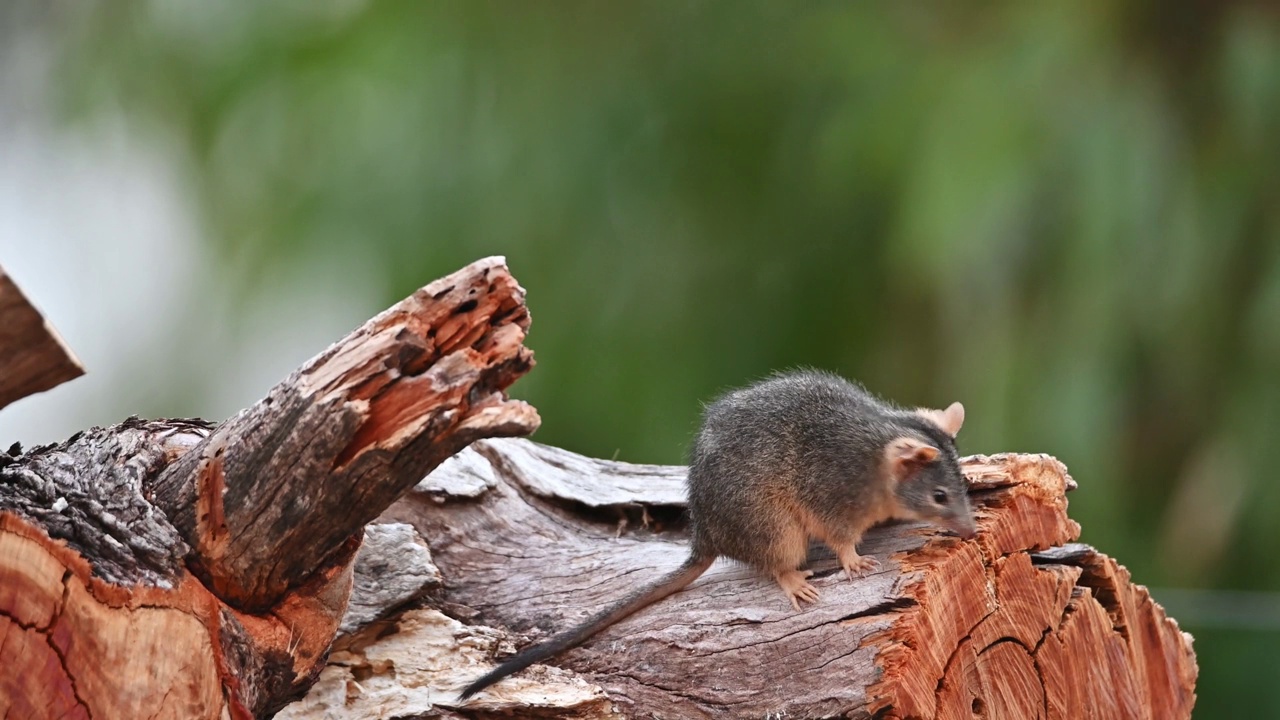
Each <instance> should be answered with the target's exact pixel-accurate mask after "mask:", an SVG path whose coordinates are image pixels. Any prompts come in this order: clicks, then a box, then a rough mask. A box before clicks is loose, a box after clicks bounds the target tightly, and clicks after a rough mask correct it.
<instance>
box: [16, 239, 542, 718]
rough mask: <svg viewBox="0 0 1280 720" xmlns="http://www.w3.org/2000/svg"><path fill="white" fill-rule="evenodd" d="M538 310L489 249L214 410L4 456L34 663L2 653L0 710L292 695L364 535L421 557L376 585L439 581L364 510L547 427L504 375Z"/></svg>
mask: <svg viewBox="0 0 1280 720" xmlns="http://www.w3.org/2000/svg"><path fill="white" fill-rule="evenodd" d="M527 326H528V314H527V311H526V310H525V307H524V298H523V290H522V289H521V288H520V287H519V285H517V284H516V282H515V280H514V279H513V278H512V277H511V276H510V274H509V273H508V272H507V269H506V267H505V265H504V264H503V262H502V260H501V259H500V258H492V259H488V260H483V261H480V262H477V263H474V264H472V265H470V266H468V267H467V268H464V269H463V270H461V271H459V272H458V273H455V274H454V275H451V276H449V277H447V278H445V279H443V280H440V281H437V282H435V283H432V284H430V285H428V286H427V287H425V288H423V289H422V290H420V291H418V292H417V293H414V295H413V296H411V297H410V298H408V299H406V300H405V301H403V302H401V303H399V304H397V305H396V306H394V307H393V308H391V309H390V310H388V311H386V312H384V313H382V314H381V315H379V316H378V317H376V318H374V319H372V320H370V321H369V322H368V323H366V324H365V325H364V326H362V327H361V328H359V329H357V330H356V331H355V332H353V333H352V334H351V335H350V336H348V337H347V338H345V339H344V340H342V341H340V342H338V343H336V344H335V345H334V346H332V347H330V348H329V349H328V350H326V351H325V352H324V353H322V354H321V355H319V356H318V357H317V358H315V359H313V360H312V361H310V362H309V363H308V364H307V365H305V366H304V367H303V368H302V369H300V370H299V371H297V372H295V373H294V374H292V375H291V376H290V377H288V378H286V379H285V380H284V381H283V382H282V383H281V384H280V385H278V386H277V387H276V388H274V389H273V390H272V391H271V393H270V394H269V395H268V396H267V397H266V398H265V399H264V400H263V401H261V402H260V403H258V404H257V405H255V406H254V407H252V408H249V409H248V410H245V411H244V412H242V413H240V414H239V415H237V416H236V417H234V418H232V419H230V420H228V421H226V422H225V423H222V424H220V425H218V426H216V427H215V426H211V425H209V424H208V423H204V422H201V421H181V420H175V421H152V422H148V421H141V420H136V419H131V420H128V421H126V422H124V423H121V424H119V425H116V426H113V427H110V428H105V429H104V428H94V429H92V430H90V431H87V432H85V433H81V434H78V435H76V436H75V437H73V438H71V439H70V440H68V441H67V442H65V443H63V444H61V445H58V446H48V447H41V448H35V449H32V450H30V451H29V452H27V453H25V454H18V455H9V454H2V455H0V668H9V669H12V668H23V671H22V672H11V671H9V672H0V717H22V718H33V719H39V718H55V717H71V718H75V717H80V718H143V717H147V718H151V717H156V718H182V719H183V720H186V719H188V718H224V717H229V718H249V717H267V716H270V715H271V714H273V713H274V712H275V711H276V710H278V709H279V708H280V707H281V706H283V705H284V704H286V703H287V702H289V701H290V700H291V699H293V698H296V697H297V696H298V695H300V694H301V693H302V692H304V691H305V690H306V689H307V688H308V687H309V686H310V684H311V683H312V682H313V681H314V679H315V677H316V675H317V674H318V672H319V670H320V668H321V667H322V666H323V663H324V660H325V657H326V655H327V653H328V651H329V648H330V645H331V642H332V640H333V638H334V636H335V633H336V632H337V629H338V626H339V622H340V621H341V619H342V618H343V616H344V614H346V612H347V610H348V602H347V600H348V595H349V593H350V589H351V586H352V571H353V563H354V562H355V555H356V551H357V549H358V548H359V546H360V543H361V540H362V538H363V537H368V539H369V542H370V545H371V547H372V548H373V549H375V550H377V549H379V548H387V547H393V548H395V549H397V551H398V552H400V553H401V554H400V555H397V556H396V559H397V560H401V561H403V562H405V563H407V564H413V567H412V568H408V567H406V568H403V570H405V571H407V572H404V573H401V581H402V582H401V584H400V585H398V586H394V587H387V586H383V587H380V588H370V587H367V586H365V585H361V588H362V596H361V597H362V602H365V601H368V602H374V603H391V604H394V603H395V602H398V600H397V598H399V599H401V600H403V599H408V598H410V597H412V596H413V595H415V594H417V593H419V592H421V590H422V589H423V588H430V587H433V586H434V585H435V584H436V583H438V576H437V575H434V574H433V573H432V572H431V571H430V569H429V568H430V565H429V560H430V555H429V551H428V550H427V548H426V547H425V545H422V546H421V547H420V548H419V551H417V552H414V551H412V550H411V549H407V548H406V547H405V541H406V539H407V538H410V537H411V535H412V532H411V529H410V528H394V527H385V526H383V527H377V528H373V529H371V530H369V531H368V532H367V533H366V532H365V530H364V525H365V523H366V522H367V521H368V520H370V519H372V518H374V517H376V516H377V515H378V514H379V513H380V512H382V511H383V510H384V509H385V508H386V507H387V506H388V505H389V504H390V503H391V502H392V501H393V500H394V499H395V498H396V496H397V495H399V494H400V493H402V492H403V491H404V490H405V489H407V488H408V487H411V486H412V485H413V484H414V483H416V482H417V481H418V480H420V479H421V477H422V476H423V475H424V474H425V473H426V472H428V471H429V470H430V469H431V468H433V467H434V466H435V465H436V464H438V463H439V462H440V461H442V460H443V459H445V458H447V457H448V456H449V455H451V454H453V453H454V452H456V451H457V450H458V449H459V448H461V447H463V446H464V445H466V444H467V443H469V442H471V441H472V440H475V439H476V438H480V437H488V436H500V435H512V434H524V433H528V432H531V431H532V430H533V429H534V428H535V427H536V425H537V415H536V413H535V412H534V411H533V409H532V408H530V407H528V406H527V405H524V404H523V403H518V402H512V401H508V400H506V398H505V396H504V395H503V390H504V389H505V388H506V387H507V386H508V385H509V384H510V383H511V382H513V381H514V380H515V379H516V378H518V377H520V376H521V375H522V374H523V373H524V372H526V371H527V370H528V369H529V367H530V366H531V364H532V357H531V355H530V353H529V351H528V350H527V349H526V348H524V347H523V346H522V344H521V343H522V342H523V339H524V333H525V329H526V328H527ZM383 560H384V561H385V560H386V558H383ZM361 565H362V567H363V568H365V570H364V573H365V575H366V576H368V575H371V574H374V573H377V572H378V568H379V567H380V565H379V562H378V558H377V557H370V558H367V560H366V561H364V562H362V563H361ZM351 609H352V611H353V614H352V616H351V617H352V618H353V619H354V620H356V621H370V620H374V619H376V618H377V617H378V615H379V613H380V612H381V611H382V610H381V608H373V609H369V607H368V603H367V602H366V603H365V604H363V605H362V604H361V603H360V602H358V603H355V604H353V605H352V606H351ZM361 612H364V613H365V614H361Z"/></svg>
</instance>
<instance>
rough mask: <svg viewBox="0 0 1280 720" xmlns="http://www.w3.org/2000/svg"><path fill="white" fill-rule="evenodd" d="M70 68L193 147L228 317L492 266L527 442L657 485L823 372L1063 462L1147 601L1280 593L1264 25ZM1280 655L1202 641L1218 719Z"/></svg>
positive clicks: (397, 50) (415, 13)
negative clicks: (733, 424) (337, 268)
mask: <svg viewBox="0 0 1280 720" xmlns="http://www.w3.org/2000/svg"><path fill="white" fill-rule="evenodd" d="M65 68H66V77H67V78H68V79H69V80H70V81H71V82H69V84H68V87H69V88H71V91H70V92H69V93H68V101H69V102H70V103H71V107H74V108H78V109H80V110H82V111H86V112H87V111H90V110H93V109H96V108H100V107H104V106H106V107H113V108H125V109H126V111H127V113H128V114H129V116H130V117H131V118H132V119H133V121H134V122H136V123H138V124H139V125H140V126H142V127H148V128H153V129H154V130H155V131H156V132H157V133H158V134H160V135H161V136H163V137H165V138H169V139H172V140H173V141H174V143H175V145H176V146H177V147H178V148H179V149H180V150H181V151H182V152H184V153H186V156H187V159H188V160H189V163H190V165H189V166H190V179H191V182H192V183H193V186H194V187H195V188H196V189H197V192H198V197H199V199H200V201H201V208H202V212H203V219H204V221H205V224H206V227H207V230H208V238H209V240H210V242H212V243H214V244H215V245H216V254H217V255H218V256H219V257H223V258H226V259H227V262H226V265H225V267H224V268H222V269H221V272H223V273H224V274H225V279H226V283H227V287H228V288H229V291H231V292H235V293H238V294H240V295H242V296H243V297H244V298H246V301H252V299H253V297H254V294H255V292H257V289H258V288H260V287H261V286H262V285H264V284H265V283H268V282H270V278H271V276H272V275H273V273H274V272H276V270H277V269H278V268H280V267H283V266H285V265H288V264H290V263H292V262H295V261H296V259H297V258H299V257H300V256H304V255H312V254H320V253H326V252H334V251H335V250H336V249H338V248H343V249H346V250H349V249H350V248H351V247H352V246H358V247H360V248H362V250H361V252H362V253H364V254H367V258H368V261H369V262H370V263H371V264H373V265H375V266H376V267H378V268H379V272H380V273H381V276H382V277H383V278H384V279H385V297H386V301H387V302H388V303H390V302H392V301H394V300H396V299H399V298H400V297H402V296H403V295H405V294H406V293H408V292H409V291H411V290H412V289H414V288H416V287H418V286H420V285H422V284H423V283H425V282H426V281H428V280H430V279H432V278H435V277H437V276H439V275H441V274H444V273H446V272H449V271H451V270H453V269H455V268H456V267H458V266H460V265H462V264H464V263H466V262H469V261H470V260H473V259H475V258H477V257H479V256H482V255H486V254H504V255H506V256H507V257H508V259H509V261H510V264H511V266H512V268H513V270H514V272H515V274H516V276H517V277H518V278H520V279H521V281H522V282H523V283H524V284H525V286H526V288H527V289H528V291H529V303H530V306H531V309H532V313H533V317H534V325H533V328H532V335H531V337H530V345H531V346H532V347H534V348H535V350H536V351H537V358H538V367H537V368H536V370H535V371H534V372H533V373H532V374H531V375H530V377H529V378H528V379H527V380H525V381H522V383H521V384H520V386H519V388H518V391H517V394H518V395H521V396H523V397H526V398H528V399H529V400H530V401H532V402H533V403H534V404H535V405H536V406H537V407H538V408H539V409H540V410H541V412H542V415H543V418H544V422H545V424H544V427H543V429H542V430H541V431H540V433H539V436H538V439H540V440H542V441H545V442H549V443H553V444H557V445H562V446H565V447H568V448H572V449H574V450H578V451H581V452H585V453H589V454H596V455H603V456H606V457H608V456H613V455H615V453H616V454H617V455H618V457H620V458H622V459H627V460H635V461H647V462H677V461H679V460H680V459H681V457H682V453H683V450H684V447H685V445H686V442H687V441H688V439H689V437H690V436H691V433H692V431H693V429H694V426H695V424H696V418H697V414H698V412H699V405H698V400H699V399H705V398H708V397H710V396H712V395H713V394H714V393H716V392H718V391H719V390H721V389H723V388H726V387H730V386H733V385H738V384H742V383H744V382H747V381H748V380H750V379H752V378H755V377H759V376H761V375H763V374H765V373H767V372H769V371H770V370H772V369H776V368H781V367H787V366H793V365H800V364H806V365H815V366H821V367H825V368H830V369H834V370H837V371H840V372H843V373H845V374H847V375H849V376H853V377H856V378H859V379H861V380H862V381H863V382H865V383H866V384H867V385H868V386H869V387H871V388H872V389H873V390H876V391H878V392H880V393H881V394H884V395H886V396H889V397H892V398H894V399H896V400H898V401H899V402H902V403H910V404H931V405H935V406H944V405H945V404H946V403H948V402H950V401H952V400H954V399H960V400H963V401H964V402H965V404H966V406H967V407H968V410H969V418H970V421H969V424H968V425H966V427H965V431H964V433H963V434H962V436H961V443H962V448H963V449H964V450H967V451H975V452H978V451H980V452H995V451H1005V450H1019V451H1044V452H1050V453H1053V454H1055V455H1057V456H1058V457H1060V458H1062V459H1063V460H1064V461H1065V462H1066V463H1068V465H1069V466H1070V467H1071V468H1072V472H1073V474H1074V475H1075V477H1076V478H1077V479H1078V480H1079V481H1080V485H1081V487H1080V490H1079V491H1078V492H1077V493H1076V494H1075V495H1074V496H1073V497H1072V499H1071V501H1072V510H1073V514H1074V515H1075V516H1076V517H1077V518H1078V519H1080V520H1081V522H1082V524H1083V526H1084V528H1085V538H1084V539H1085V540H1086V541H1089V542H1093V543H1095V544H1097V545H1099V546H1100V547H1101V548H1102V549H1103V550H1105V551H1107V552H1110V553H1111V554H1113V555H1115V556H1117V557H1119V558H1121V559H1123V560H1124V561H1125V562H1126V563H1127V564H1128V565H1129V566H1130V567H1131V569H1133V571H1134V573H1135V576H1136V577H1137V578H1139V580H1141V581H1143V582H1147V583H1150V584H1152V585H1161V584H1171V585H1184V586H1199V587H1236V588H1252V589H1272V590H1275V589H1280V565H1278V564H1277V563H1276V562H1275V560H1274V558H1276V557H1278V556H1280V523H1277V522H1276V521H1277V515H1278V511H1280V483H1277V482H1276V478H1275V472H1274V469H1273V468H1274V466H1273V465H1271V463H1270V460H1271V458H1270V453H1271V451H1272V448H1273V445H1274V442H1275V433H1276V428H1277V427H1280V381H1278V379H1280V174H1278V173H1277V165H1276V162H1277V159H1280V16H1278V15H1277V14H1276V13H1275V11H1274V10H1270V9H1264V8H1263V7H1261V6H1256V4H1252V3H1239V4H1237V3H1229V2H1228V3H1216V4H1215V3H1189V2H1175V3H1140V2H1136V1H1135V2H1129V3H1117V4H1106V3H1062V4H1058V3H1022V2H1013V1H1011V0H1010V1H1006V2H999V3H993V4H986V5H984V6H983V10H982V12H975V11H974V10H973V8H972V7H971V6H968V5H951V6H947V7H945V8H937V9H935V10H934V11H933V12H928V11H925V10H924V9H922V8H919V7H917V6H915V5H913V4H905V5H903V4H896V3H821V2H815V3H790V4H784V3H777V2H764V1H763V0H761V1H757V2H699V1H693V2H691V1H687V0H686V1H681V2H676V1H675V0H661V1H658V2H648V3H597V2H585V1H584V2H557V3H517V2H507V3H501V2H476V1H474V0H467V1H460V2H433V3H422V2H381V3H366V2H357V1H355V0H329V1H326V2H302V1H294V2H284V3H251V2H237V3H199V2H179V3H161V2H128V1H123V0H122V1H109V2H101V3H99V4H98V5H97V7H96V12H94V13H93V14H92V15H91V16H89V17H87V18H85V19H83V21H81V22H78V23H77V30H76V33H75V39H74V41H73V42H71V43H69V45H68V51H67V62H66V65H65ZM340 291H341V288H335V292H340ZM1190 629H1192V630H1194V629H1195V628H1194V627H1193V628H1190ZM1219 638H1221V639H1222V642H1224V643H1226V642H1230V643H1231V647H1234V648H1237V649H1239V650H1240V651H1239V652H1235V651H1231V652H1227V651H1223V650H1220V647H1219V646H1217V645H1214V644H1213V643H1216V642H1218V639H1219ZM1276 640H1277V638H1276V637H1275V633H1274V632H1273V633H1271V634H1270V635H1267V634H1265V633H1264V634H1262V635H1256V634H1255V635H1253V636H1252V637H1242V636H1230V637H1229V638H1228V635H1227V634H1224V633H1219V634H1211V635H1206V636H1205V637H1204V638H1203V639H1202V640H1201V642H1200V643H1199V645H1198V647H1199V649H1200V651H1201V653H1202V655H1201V657H1202V659H1203V660H1204V661H1210V660H1211V661H1212V662H1214V663H1221V664H1222V666H1221V667H1216V668H1213V669H1212V670H1208V671H1206V673H1205V676H1204V677H1205V682H1204V683H1202V685H1201V687H1200V693H1201V697H1202V701H1201V704H1200V708H1201V713H1202V716H1203V717H1227V716H1228V714H1227V713H1226V708H1228V707H1233V708H1238V707H1239V706H1238V705H1232V704H1231V703H1233V702H1253V703H1255V705H1256V706H1257V707H1261V708H1266V707H1269V708H1272V709H1274V708H1275V707H1276V706H1277V704H1280V690H1278V689H1277V686H1276V684H1275V683H1274V682H1265V680H1266V678H1264V677H1263V676H1261V675H1257V673H1259V672H1263V671H1262V670H1261V669H1260V668H1262V667H1264V666H1270V667H1274V665H1275V660H1276V657H1275V652H1274V650H1273V649H1271V648H1272V647H1273V646H1274V645H1275V642H1276ZM1221 647H1223V648H1225V647H1226V646H1225V645H1223V646H1221ZM1244 648H1250V649H1249V650H1248V651H1246V650H1244ZM1263 660H1267V662H1264V661H1263ZM1251 673H1253V674H1252V675H1251ZM1251 677H1257V679H1258V680H1259V682H1241V680H1242V679H1244V678H1251Z"/></svg>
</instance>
